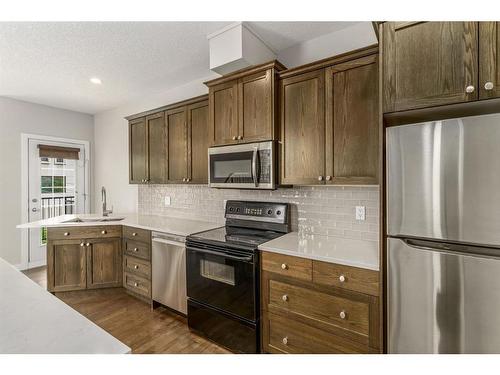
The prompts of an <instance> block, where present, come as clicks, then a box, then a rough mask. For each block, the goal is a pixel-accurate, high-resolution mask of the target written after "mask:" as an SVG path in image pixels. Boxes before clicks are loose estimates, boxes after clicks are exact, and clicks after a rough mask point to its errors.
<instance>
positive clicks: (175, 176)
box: [165, 107, 188, 183]
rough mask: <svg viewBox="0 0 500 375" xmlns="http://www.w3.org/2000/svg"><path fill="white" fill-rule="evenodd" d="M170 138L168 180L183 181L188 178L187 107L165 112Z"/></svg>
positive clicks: (173, 181) (172, 181)
mask: <svg viewBox="0 0 500 375" xmlns="http://www.w3.org/2000/svg"><path fill="white" fill-rule="evenodd" d="M165 117H166V120H167V139H168V146H167V147H168V182H169V183H183V182H187V178H188V162H187V160H188V137H187V135H188V134H187V133H188V131H187V109H186V107H180V108H175V109H171V110H168V111H166V112H165Z"/></svg>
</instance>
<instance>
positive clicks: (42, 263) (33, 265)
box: [27, 260, 47, 268]
mask: <svg viewBox="0 0 500 375" xmlns="http://www.w3.org/2000/svg"><path fill="white" fill-rule="evenodd" d="M46 265H47V262H46V261H45V260H38V261H36V262H29V263H28V267H27V268H36V267H42V266H46Z"/></svg>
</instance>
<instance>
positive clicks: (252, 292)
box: [186, 244, 258, 322]
mask: <svg viewBox="0 0 500 375" xmlns="http://www.w3.org/2000/svg"><path fill="white" fill-rule="evenodd" d="M186 254H187V255H186V256H187V267H186V268H187V294H188V297H189V299H190V300H194V301H197V302H200V303H202V304H205V305H207V306H211V307H214V308H216V309H219V310H222V311H224V312H226V313H229V314H232V315H235V316H237V317H240V318H243V319H247V320H249V321H253V322H254V321H256V320H257V303H256V292H257V284H256V283H257V269H256V265H257V263H258V262H257V259H256V258H257V256H256V254H245V253H242V252H239V251H229V250H227V251H220V250H217V249H215V248H214V247H212V246H210V245H201V244H200V245H199V244H188V246H187V253H186Z"/></svg>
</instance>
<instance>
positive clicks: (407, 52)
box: [382, 22, 478, 112]
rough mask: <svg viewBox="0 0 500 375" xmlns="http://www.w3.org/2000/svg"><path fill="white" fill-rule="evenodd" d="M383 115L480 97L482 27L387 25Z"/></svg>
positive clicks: (399, 23) (465, 25) (384, 26)
mask: <svg viewBox="0 0 500 375" xmlns="http://www.w3.org/2000/svg"><path fill="white" fill-rule="evenodd" d="M382 27H383V33H382V38H383V39H382V56H383V75H384V78H383V82H384V90H383V95H384V98H383V99H384V112H394V111H402V110H407V109H414V108H423V107H432V106H437V105H444V104H452V103H460V102H467V101H472V100H476V99H477V98H478V94H477V92H478V89H477V76H478V66H477V65H478V51H477V50H478V24H477V22H387V23H384V24H383V26H382Z"/></svg>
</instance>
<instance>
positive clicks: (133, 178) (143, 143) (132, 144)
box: [129, 117, 148, 184]
mask: <svg viewBox="0 0 500 375" xmlns="http://www.w3.org/2000/svg"><path fill="white" fill-rule="evenodd" d="M147 165H148V142H147V134H146V119H145V118H144V117H141V118H139V119H136V120H132V121H130V122H129V180H130V183H131V184H142V183H145V182H146V181H145V180H146V179H147V178H148V177H147V172H148V167H147Z"/></svg>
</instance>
